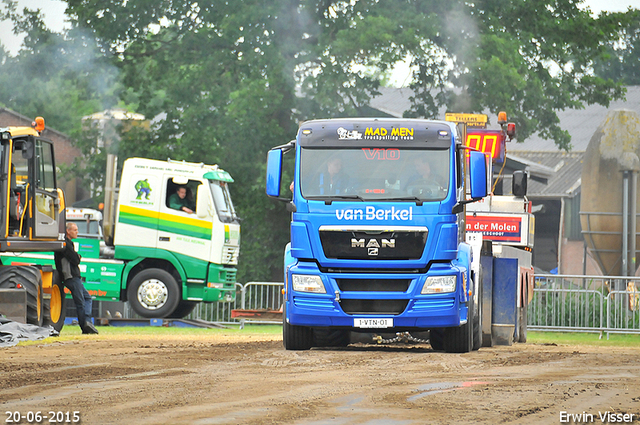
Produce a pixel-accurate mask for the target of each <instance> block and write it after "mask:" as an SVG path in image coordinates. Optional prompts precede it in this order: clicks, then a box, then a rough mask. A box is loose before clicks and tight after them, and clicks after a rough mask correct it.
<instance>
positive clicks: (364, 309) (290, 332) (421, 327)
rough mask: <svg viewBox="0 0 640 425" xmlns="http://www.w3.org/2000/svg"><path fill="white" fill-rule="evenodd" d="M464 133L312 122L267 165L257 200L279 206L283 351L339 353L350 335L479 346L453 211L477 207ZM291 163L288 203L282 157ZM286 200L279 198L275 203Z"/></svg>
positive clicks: (483, 178) (407, 125) (466, 254)
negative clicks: (285, 220)
mask: <svg viewBox="0 0 640 425" xmlns="http://www.w3.org/2000/svg"><path fill="white" fill-rule="evenodd" d="M465 129H466V127H465V126H464V125H457V124H455V123H453V122H447V121H431V120H417V119H391V118H389V119H387V118H357V119H356V118H354V119H331V120H313V121H308V122H305V123H303V124H301V125H300V127H299V130H298V134H297V137H296V139H295V140H293V141H291V142H289V143H287V144H285V145H281V146H277V147H274V148H273V149H271V150H270V151H269V153H268V158H267V176H266V177H267V181H266V191H267V195H269V196H271V197H274V198H276V199H279V200H282V201H285V202H287V203H288V207H287V209H288V210H290V211H291V212H292V221H291V242H290V244H288V245H287V247H286V249H285V259H284V268H285V272H284V306H283V307H284V310H283V342H284V346H285V348H286V349H288V350H306V349H310V348H312V347H319V346H345V345H347V344H348V343H349V338H350V333H351V332H363V333H371V332H379V333H395V332H420V331H427V330H429V331H431V344H432V346H434V348H437V349H444V350H445V351H447V352H468V351H471V350H475V349H478V348H479V347H480V346H481V345H482V324H481V317H482V314H481V308H482V307H481V304H482V303H481V300H482V295H481V285H480V284H479V282H478V281H479V278H477V277H476V276H475V275H474V273H473V272H472V268H471V262H472V255H473V254H472V249H471V246H470V245H469V244H468V243H466V242H465V231H466V229H465V205H466V204H467V203H470V202H475V201H478V200H480V199H482V198H483V197H485V196H486V195H487V189H488V182H489V178H490V177H489V175H488V172H487V171H488V160H487V157H485V155H484V154H483V153H482V152H478V151H474V150H472V149H468V147H467V146H465V143H464V141H465V140H466V137H465ZM287 152H291V153H293V154H294V155H295V169H294V178H293V184H292V186H291V189H292V193H291V196H287V195H288V194H289V189H287V187H289V183H290V182H289V181H286V182H283V179H282V176H283V165H284V163H285V161H284V154H285V153H287ZM283 193H284V194H286V195H283Z"/></svg>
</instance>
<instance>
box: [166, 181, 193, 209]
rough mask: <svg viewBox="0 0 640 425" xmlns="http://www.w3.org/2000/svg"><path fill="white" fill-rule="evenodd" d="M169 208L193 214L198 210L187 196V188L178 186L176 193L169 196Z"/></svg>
mask: <svg viewBox="0 0 640 425" xmlns="http://www.w3.org/2000/svg"><path fill="white" fill-rule="evenodd" d="M169 208H173V209H174V210H179V211H183V212H186V213H187V214H193V210H195V209H196V208H195V206H194V205H193V203H192V202H191V200H190V199H189V197H188V196H187V188H186V187H185V186H178V188H177V189H176V193H174V194H173V195H171V196H169Z"/></svg>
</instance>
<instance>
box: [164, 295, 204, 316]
mask: <svg viewBox="0 0 640 425" xmlns="http://www.w3.org/2000/svg"><path fill="white" fill-rule="evenodd" d="M197 305H198V303H197V302H196V301H184V300H182V301H180V302H179V303H178V307H176V309H175V310H173V313H171V314H170V315H168V316H167V317H168V318H170V319H182V318H183V317H186V316H188V315H189V314H190V313H191V312H192V311H193V309H194V308H196V306H197Z"/></svg>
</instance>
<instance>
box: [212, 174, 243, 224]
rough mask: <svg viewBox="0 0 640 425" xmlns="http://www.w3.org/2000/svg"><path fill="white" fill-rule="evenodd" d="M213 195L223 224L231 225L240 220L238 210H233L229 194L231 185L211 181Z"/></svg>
mask: <svg viewBox="0 0 640 425" xmlns="http://www.w3.org/2000/svg"><path fill="white" fill-rule="evenodd" d="M209 186H210V187H211V193H212V194H213V202H214V203H215V205H216V211H217V212H218V217H219V218H220V221H222V222H223V223H231V222H234V221H236V220H237V219H238V216H237V215H236V210H235V208H233V202H232V201H231V194H230V193H229V185H228V184H227V183H226V182H221V181H218V180H209Z"/></svg>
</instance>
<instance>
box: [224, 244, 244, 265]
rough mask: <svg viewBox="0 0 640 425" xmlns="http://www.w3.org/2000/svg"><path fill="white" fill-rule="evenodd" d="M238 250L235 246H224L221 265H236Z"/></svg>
mask: <svg viewBox="0 0 640 425" xmlns="http://www.w3.org/2000/svg"><path fill="white" fill-rule="evenodd" d="M239 254H240V249H239V248H238V247H237V246H226V245H225V246H224V248H223V249H222V264H238V255H239Z"/></svg>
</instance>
